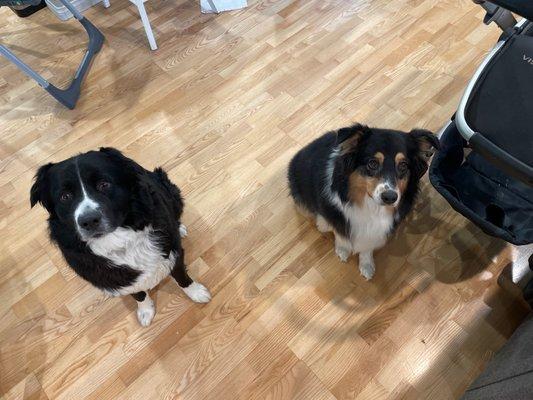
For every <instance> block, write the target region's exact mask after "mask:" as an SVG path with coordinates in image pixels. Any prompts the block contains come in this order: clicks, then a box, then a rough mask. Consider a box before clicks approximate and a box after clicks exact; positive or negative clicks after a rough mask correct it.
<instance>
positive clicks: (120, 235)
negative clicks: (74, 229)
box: [87, 226, 176, 296]
mask: <svg viewBox="0 0 533 400" xmlns="http://www.w3.org/2000/svg"><path fill="white" fill-rule="evenodd" d="M87 244H88V246H89V247H90V249H91V250H92V252H93V253H94V254H96V255H99V256H102V257H104V258H107V259H108V260H110V261H111V262H112V263H113V264H114V265H117V266H121V265H126V266H128V267H130V268H133V269H135V270H137V271H139V272H140V273H141V274H140V275H139V276H138V277H137V279H136V281H135V282H134V283H133V284H131V285H130V286H126V287H122V288H118V289H115V290H113V291H112V292H111V294H112V295H115V296H117V295H125V294H132V293H137V292H141V291H146V290H150V289H152V288H153V287H154V286H156V285H157V284H158V283H159V282H161V281H162V280H163V279H164V278H166V277H167V276H168V275H169V274H170V272H171V271H172V268H174V263H175V261H176V254H175V253H174V252H173V251H172V252H170V254H169V256H168V258H166V257H165V256H164V254H163V251H162V250H161V248H160V246H159V245H158V243H157V240H156V236H155V235H154V231H153V229H152V227H151V226H147V227H146V228H144V229H143V230H142V231H135V230H133V229H131V228H122V227H119V228H117V229H115V230H114V231H113V232H111V233H108V234H106V235H103V236H100V237H97V238H91V239H89V240H88V241H87Z"/></svg>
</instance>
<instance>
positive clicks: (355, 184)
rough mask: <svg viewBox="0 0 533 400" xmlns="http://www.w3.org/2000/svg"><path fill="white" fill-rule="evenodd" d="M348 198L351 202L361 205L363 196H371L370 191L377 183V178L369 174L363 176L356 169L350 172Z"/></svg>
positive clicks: (371, 191)
mask: <svg viewBox="0 0 533 400" xmlns="http://www.w3.org/2000/svg"><path fill="white" fill-rule="evenodd" d="M348 182H349V183H348V198H349V199H350V201H351V202H353V203H355V204H357V205H359V206H362V205H363V201H364V200H365V196H366V195H368V196H370V197H372V193H373V192H374V190H375V189H376V186H377V185H378V184H379V180H378V179H376V178H373V177H370V176H363V175H361V174H360V173H358V172H357V171H355V172H352V173H351V174H350V178H349V180H348Z"/></svg>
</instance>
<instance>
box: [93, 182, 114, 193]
mask: <svg viewBox="0 0 533 400" xmlns="http://www.w3.org/2000/svg"><path fill="white" fill-rule="evenodd" d="M110 187H111V184H110V183H109V182H106V181H100V182H98V184H97V185H96V190H98V191H100V192H103V191H104V190H107V189H109V188H110Z"/></svg>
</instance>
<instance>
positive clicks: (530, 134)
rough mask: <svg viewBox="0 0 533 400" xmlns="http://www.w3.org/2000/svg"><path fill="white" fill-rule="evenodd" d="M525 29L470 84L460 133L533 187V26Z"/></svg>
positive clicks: (507, 38) (504, 41) (501, 45)
mask: <svg viewBox="0 0 533 400" xmlns="http://www.w3.org/2000/svg"><path fill="white" fill-rule="evenodd" d="M519 25H520V26H518V27H517V28H515V29H514V30H513V31H512V33H510V34H508V33H507V34H504V35H502V38H501V40H500V41H499V42H498V44H497V45H496V47H495V48H494V49H493V50H492V52H491V54H489V56H488V57H487V58H486V59H485V62H484V63H483V64H482V65H481V66H480V68H479V69H478V70H477V72H476V74H475V75H474V77H473V79H472V80H471V81H470V84H469V85H468V87H467V89H466V91H465V94H464V95H463V98H462V100H461V103H460V105H459V109H458V110H457V128H458V129H459V132H460V133H461V135H462V136H463V137H464V138H465V139H466V140H467V141H468V142H469V144H470V146H471V147H472V148H473V149H474V150H475V151H477V152H479V153H480V154H482V155H483V156H485V157H486V158H487V159H488V160H489V161H491V162H492V163H494V164H495V165H497V166H499V167H500V168H502V169H503V170H505V171H506V172H507V173H508V174H510V175H512V176H514V177H516V178H517V179H520V180H522V181H523V182H525V183H527V184H529V185H533V96H532V94H533V24H531V23H529V22H527V21H526V20H524V22H523V23H522V24H519Z"/></svg>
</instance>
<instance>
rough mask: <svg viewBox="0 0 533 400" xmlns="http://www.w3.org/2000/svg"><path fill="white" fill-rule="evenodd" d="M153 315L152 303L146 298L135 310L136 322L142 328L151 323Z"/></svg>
mask: <svg viewBox="0 0 533 400" xmlns="http://www.w3.org/2000/svg"><path fill="white" fill-rule="evenodd" d="M154 315H155V306H154V302H153V301H152V299H150V298H149V297H148V296H147V297H146V299H144V301H143V302H141V303H139V306H138V308H137V320H138V321H139V324H141V325H142V326H148V325H150V324H151V323H152V320H153V319H154Z"/></svg>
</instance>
